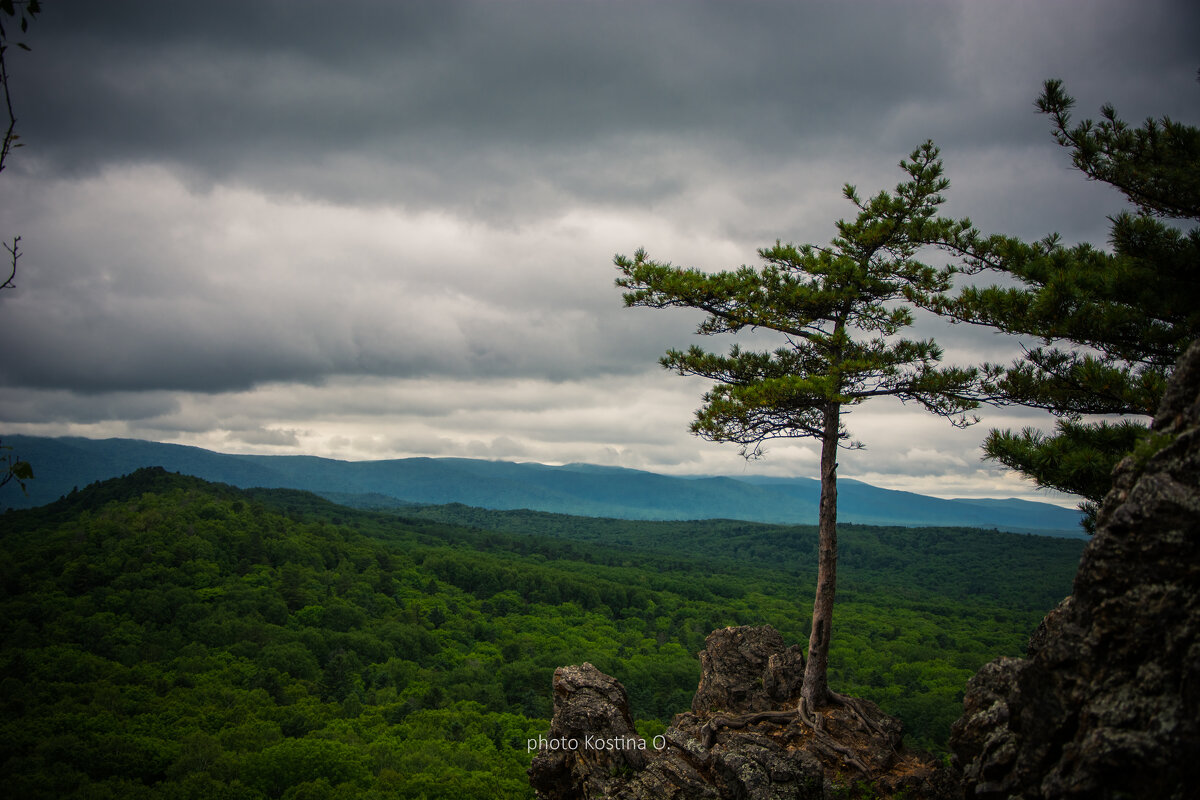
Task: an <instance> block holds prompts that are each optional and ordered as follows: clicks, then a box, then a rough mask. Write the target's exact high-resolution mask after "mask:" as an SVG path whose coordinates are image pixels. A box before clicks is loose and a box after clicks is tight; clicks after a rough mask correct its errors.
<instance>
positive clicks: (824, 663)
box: [800, 403, 840, 708]
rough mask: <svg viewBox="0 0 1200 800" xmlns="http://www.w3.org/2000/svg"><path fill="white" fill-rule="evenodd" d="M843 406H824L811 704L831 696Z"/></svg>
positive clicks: (804, 691) (806, 693)
mask: <svg viewBox="0 0 1200 800" xmlns="http://www.w3.org/2000/svg"><path fill="white" fill-rule="evenodd" d="M839 412H840V406H839V404H838V403H830V404H829V405H828V406H826V408H825V423H824V424H825V431H824V435H823V436H822V437H821V505H820V510H819V511H818V519H817V595H816V598H815V599H814V600H813V616H812V633H811V634H809V637H808V663H807V664H805V667H804V685H803V687H802V688H801V690H800V694H801V696H802V697H803V698H804V699H805V701H806V702H807V703H808V707H809V708H818V707H820V706H823V705H825V704H826V703H827V702H828V700H829V681H828V678H827V675H826V673H827V672H828V669H829V632H830V629H831V628H832V626H833V599H834V595H835V594H836V593H837V446H838V430H839V428H838V423H839Z"/></svg>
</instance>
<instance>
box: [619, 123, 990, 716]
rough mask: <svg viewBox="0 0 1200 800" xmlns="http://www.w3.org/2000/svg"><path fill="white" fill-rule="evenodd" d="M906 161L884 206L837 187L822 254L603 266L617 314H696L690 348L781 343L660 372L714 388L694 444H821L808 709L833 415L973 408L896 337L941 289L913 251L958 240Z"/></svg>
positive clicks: (937, 172)
mask: <svg viewBox="0 0 1200 800" xmlns="http://www.w3.org/2000/svg"><path fill="white" fill-rule="evenodd" d="M909 158H910V160H908V161H902V162H900V167H901V169H903V170H904V171H905V172H906V173H907V175H908V180H907V181H906V182H904V183H901V184H900V185H898V186H897V187H896V190H895V192H894V193H893V194H889V193H888V192H886V191H884V192H880V193H879V194H877V195H875V196H874V197H872V198H870V199H869V200H866V201H863V200H862V199H861V198H860V197H859V196H858V194H857V193H856V191H855V189H854V188H853V187H851V186H847V187H845V195H846V198H847V199H848V200H850V201H851V202H852V203H853V204H854V206H855V207H856V208H857V209H858V215H857V217H856V218H855V219H854V220H853V221H849V222H848V221H846V220H840V221H839V222H838V223H837V231H838V235H837V236H836V237H835V238H834V239H833V240H832V241H831V242H830V244H829V245H828V246H825V247H821V246H815V245H809V244H806V245H802V246H799V247H797V246H796V245H792V244H788V245H784V244H781V243H779V242H776V244H775V246H774V247H769V248H764V249H762V250H760V251H759V255H760V256H761V257H762V259H763V261H764V262H765V264H764V265H763V266H762V267H761V268H759V269H754V268H752V267H746V266H744V267H742V268H741V269H738V270H734V271H726V272H718V273H713V274H708V273H704V272H702V271H700V270H697V269H683V268H679V267H674V266H672V265H671V264H669V263H660V262H655V261H652V260H650V259H649V258H648V257H647V255H646V253H645V252H644V251H642V250H639V251H638V252H637V253H636V254H635V255H634V257H633V258H632V259H631V258H627V257H625V256H620V255H618V256H617V257H616V259H615V261H616V265H617V267H618V269H620V271H621V277H620V278H618V279H617V285H618V286H619V287H621V288H624V289H625V290H626V292H625V294H624V298H625V303H626V305H628V306H646V307H649V308H668V307H682V308H693V309H699V310H701V311H703V312H704V313H705V314H706V315H707V316H706V317H705V319H704V320H703V322H701V323H700V325H699V327H698V329H697V332H698V333H700V334H704V335H712V334H721V333H737V332H739V331H742V330H745V329H747V328H748V329H756V328H762V329H766V330H770V331H774V332H776V333H779V334H781V336H782V338H783V340H784V346H782V347H780V348H779V349H777V350H775V351H774V352H754V351H746V350H743V349H741V348H740V347H739V346H738V345H734V346H733V347H732V348H731V349H730V351H729V354H728V355H727V356H720V355H716V354H713V353H709V352H706V351H705V350H703V349H701V348H699V347H696V346H693V347H691V348H690V349H689V350H687V351H686V352H683V351H679V350H670V351H668V352H667V355H666V356H665V357H664V358H663V359H662V365H663V366H664V367H666V368H667V369H671V370H674V371H676V372H678V373H679V374H681V375H699V376H702V377H705V378H709V379H712V380H714V381H716V382H717V383H716V386H715V387H714V388H713V389H712V390H710V391H709V392H708V393H707V394H705V395H704V405H703V406H701V408H700V409H699V410H698V411H697V412H696V419H695V421H694V422H693V423H692V426H691V429H692V432H693V433H695V434H697V435H698V436H702V437H704V438H706V439H711V440H713V441H718V442H734V443H736V444H739V445H741V446H742V452H743V454H745V455H747V456H749V457H754V456H756V455H758V454H759V453H760V452H761V450H760V446H761V443H762V442H763V441H765V440H767V439H772V438H783V437H810V438H814V439H817V440H818V441H819V442H820V443H821V463H820V476H821V497H820V506H819V517H818V518H819V538H820V545H819V551H820V555H819V559H818V566H817V588H816V596H815V599H814V601H813V613H812V632H811V635H810V638H809V647H808V660H807V663H806V671H805V676H804V689H803V697H804V700H805V702H806V703H807V704H808V705H810V706H814V707H815V706H819V705H824V704H825V703H826V702H827V701H828V700H829V699H830V698H831V695H830V692H829V686H828V680H827V675H826V672H827V665H828V657H829V641H830V632H831V629H832V623H833V603H834V596H835V593H836V584H837V450H838V447H839V446H842V445H843V444H844V443H845V442H846V441H847V440H848V439H849V434H848V433H847V431H846V428H845V426H844V425H843V423H842V415H843V414H845V413H847V412H848V411H849V409H850V407H851V406H854V405H857V404H859V403H862V402H864V401H865V400H868V399H870V398H873V397H885V396H886V397H898V398H900V399H901V400H904V401H912V402H915V403H917V404H919V405H921V406H923V407H924V408H925V409H926V410H927V411H930V412H933V413H935V414H938V415H941V416H944V417H947V418H949V419H951V420H952V421H954V422H955V423H956V424H959V425H966V424H968V423H969V421H970V420H968V418H967V417H966V413H965V412H967V411H969V410H971V409H973V408H975V407H977V405H978V402H977V400H976V396H977V392H976V386H977V379H978V374H977V371H976V370H974V369H962V368H955V367H939V366H938V363H939V361H940V360H941V350H940V349H939V348H938V347H937V345H936V344H935V343H934V342H933V340H924V341H917V340H912V339H906V338H903V337H900V336H898V335H897V334H899V332H900V331H902V330H903V329H904V328H906V327H908V326H910V325H912V322H913V315H912V312H911V310H910V308H909V306H908V303H912V302H919V303H923V304H926V305H928V304H930V303H931V302H932V298H933V297H934V296H936V295H938V294H940V293H942V292H945V291H946V290H947V289H948V288H949V283H948V275H947V273H946V272H945V271H944V270H938V269H934V268H932V267H930V266H928V265H927V264H924V263H923V262H921V261H920V260H918V259H917V258H916V257H915V256H916V252H917V250H918V249H919V247H920V246H921V245H922V243H923V237H926V236H929V235H930V232H931V231H932V230H935V229H936V230H945V231H947V233H949V232H950V231H957V230H958V226H957V225H956V223H953V222H950V221H948V220H941V219H937V218H936V213H937V209H938V206H939V205H940V204H941V203H942V202H943V200H944V198H943V197H942V195H941V192H942V191H943V190H944V189H945V188H946V187H947V186H948V185H949V183H948V182H947V180H946V179H945V178H944V177H943V175H942V163H941V160H940V159H939V158H938V151H937V148H935V147H934V146H933V144H932V143H930V142H926V143H925V144H924V145H922V146H921V147H920V148H918V149H917V150H915V151H913V153H912V154H911V155H910V157H909ZM850 446H861V445H859V444H857V443H851V445H850Z"/></svg>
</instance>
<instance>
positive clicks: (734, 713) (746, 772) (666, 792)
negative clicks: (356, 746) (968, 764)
mask: <svg viewBox="0 0 1200 800" xmlns="http://www.w3.org/2000/svg"><path fill="white" fill-rule="evenodd" d="M700 662H701V667H702V670H703V674H702V677H701V679H700V687H699V689H698V690H697V692H696V697H695V699H694V700H693V702H692V708H693V709H694V710H693V711H690V712H685V713H682V714H679V715H677V716H676V717H675V719H674V721H673V722H672V724H671V727H670V728H668V729H667V732H666V734H665V735H664V736H663V737H662V738H661V739H659V740H657V741H651V742H649V743H647V749H646V750H630V749H624V750H619V751H616V752H590V751H588V750H587V748H585V747H584V746H583V743H584V742H585V741H586V737H589V736H590V737H591V741H597V740H601V739H611V738H614V737H625V736H628V735H633V734H632V730H633V727H632V724H631V723H630V721H629V711H628V706H627V705H626V695H625V691H624V689H623V688H622V687H621V685H620V684H619V683H618V682H617V681H616V680H614V679H613V678H611V677H609V676H607V675H605V674H604V673H602V672H600V671H599V670H597V669H596V668H595V667H593V666H592V665H590V664H584V665H583V666H581V667H563V668H560V669H558V670H555V673H554V719H553V721H552V722H551V726H550V733H549V734H548V736H547V740H546V743H545V745H544V746H543V747H541V749H540V750H539V752H538V755H537V756H536V757H535V758H534V760H533V764H532V766H531V767H530V770H529V775H530V782H531V784H532V785H533V787H534V789H535V790H536V792H537V795H538V797H539V798H542V800H592V798H613V800H660V799H661V798H666V799H667V800H671V799H672V798H674V799H676V800H724V799H725V798H739V800H784V799H785V798H788V799H789V800H806V799H807V798H812V800H824V798H826V797H829V796H831V794H832V793H834V792H835V790H836V787H837V786H839V785H840V786H843V787H845V786H846V785H848V784H850V783H852V782H854V781H856V780H859V779H863V778H866V779H868V780H870V781H871V782H872V783H873V784H874V786H875V788H876V791H877V792H878V796H880V797H891V796H892V795H893V794H897V793H901V792H903V793H905V796H906V797H909V798H912V799H913V800H917V798H948V797H952V796H954V795H953V793H954V790H955V789H956V784H955V783H954V782H953V781H949V780H948V779H947V778H946V776H945V775H943V774H942V773H941V772H939V770H938V769H937V767H936V765H935V764H934V763H933V762H932V761H930V760H929V759H928V758H923V757H921V756H919V755H916V754H913V753H909V752H906V751H905V750H904V748H903V745H902V743H901V738H902V729H901V725H900V722H899V720H896V719H894V718H892V717H889V716H888V715H886V714H884V713H883V712H882V711H881V710H880V709H879V708H878V706H875V705H874V704H872V703H866V702H864V701H854V703H853V707H851V705H836V706H834V707H832V708H829V709H825V710H822V711H820V712H819V714H818V716H819V719H820V725H821V728H822V730H821V732H820V733H819V734H818V733H815V732H814V731H813V730H812V729H811V728H809V727H808V726H806V725H805V724H804V723H803V722H802V721H801V720H800V717H799V715H798V714H797V713H796V702H795V701H796V696H797V694H798V692H799V687H800V682H801V680H802V679H803V673H804V659H803V658H802V656H801V655H800V650H799V648H798V647H796V646H795V645H793V646H792V647H786V646H785V645H784V642H783V637H782V636H780V635H779V633H778V632H777V631H775V630H774V629H773V628H771V627H769V626H768V627H761V628H753V627H742V628H725V629H724V630H719V631H714V632H713V633H712V634H711V635H709V637H708V639H707V641H706V642H705V649H704V652H702V653H701V654H700ZM564 736H565V737H568V738H574V739H575V740H576V741H577V742H578V743H579V746H578V747H577V748H576V749H570V748H566V749H564V748H563V747H562V746H561V738H562V737H564ZM555 739H559V740H560V741H559V746H558V747H555V746H552V744H553V740H555ZM862 770H865V773H864V772H863V771H862Z"/></svg>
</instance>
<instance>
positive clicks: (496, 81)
mask: <svg viewBox="0 0 1200 800" xmlns="http://www.w3.org/2000/svg"><path fill="white" fill-rule="evenodd" d="M44 6H45V11H44V13H43V14H42V15H41V17H40V18H39V19H38V20H37V21H36V22H35V23H34V24H33V25H32V26H31V27H30V30H29V33H28V34H27V36H26V37H25V41H27V42H28V44H29V45H30V46H31V47H32V48H33V49H32V51H31V52H24V51H17V50H16V49H15V48H14V49H11V50H10V51H9V53H8V56H7V57H8V61H9V71H10V75H11V85H12V86H11V88H12V92H13V104H14V107H15V109H16V113H17V117H18V120H19V122H18V132H19V133H20V135H21V137H22V139H21V141H22V142H24V143H25V147H23V148H21V149H19V150H16V151H14V153H13V154H12V156H11V157H10V160H9V163H8V167H7V168H6V169H5V171H4V173H3V175H2V176H0V237H5V238H6V239H7V240H9V241H11V239H12V237H13V236H17V235H19V236H21V249H22V251H23V257H22V259H21V261H20V271H19V274H18V276H17V280H16V284H17V287H16V289H14V290H10V291H5V292H3V293H0V342H3V356H0V432H7V433H29V434H40V435H80V436H88V437H94V438H102V437H109V436H123V437H135V438H144V439H151V440H156V441H164V442H177V443H183V444H194V445H199V446H202V447H207V448H211V449H214V450H220V451H224V452H253V453H280V454H313V455H321V456H330V457H336V458H345V459H375V458H392V457H405V456H417V455H421V456H469V457H481V458H499V459H509V460H518V461H540V462H545V463H566V462H572V461H583V462H591V463H597V464H612V465H620V466H626V467H635V468H640V469H648V470H652V471H656V472H664V473H672V474H699V473H704V474H744V473H758V474H774V475H802V476H810V477H811V476H815V475H816V466H817V463H816V462H817V455H816V453H817V449H816V448H815V447H814V446H813V444H812V443H810V442H806V441H795V442H776V443H774V444H771V445H769V446H768V448H767V451H768V452H767V456H766V458H764V459H762V460H760V461H757V462H754V463H747V462H745V461H744V460H742V459H741V458H740V457H739V456H738V453H737V448H736V447H734V446H728V445H718V444H713V443H709V442H705V441H703V440H700V439H696V438H694V437H692V436H690V435H689V434H688V432H687V426H688V423H689V421H690V419H691V416H692V412H693V410H694V409H695V407H696V406H697V405H698V403H699V400H700V395H701V394H702V393H703V391H704V389H705V388H706V385H705V382H704V381H700V380H695V379H684V378H680V377H678V376H674V375H671V374H669V373H666V372H664V371H663V370H661V368H659V367H658V365H657V359H658V357H659V356H660V355H661V354H662V352H663V351H664V350H666V349H667V348H669V347H673V346H680V345H686V344H688V343H689V342H691V341H693V340H694V337H693V335H692V332H693V330H694V327H695V325H696V324H697V323H698V322H699V316H698V315H697V314H695V313H689V312H687V311H683V310H674V311H654V310H648V309H625V308H623V307H622V303H621V298H620V292H619V291H618V290H617V289H615V288H614V287H613V279H614V278H615V277H616V272H615V269H614V268H613V266H612V258H613V255H614V254H615V253H632V252H633V251H634V250H636V249H637V248H638V247H644V248H646V249H647V250H648V251H649V253H650V255H651V256H652V257H655V258H658V259H665V260H670V261H672V262H673V263H676V264H679V265H688V266H698V267H702V268H705V269H723V268H733V267H737V266H739V265H740V264H743V263H754V262H755V260H756V255H755V250H756V248H758V247H761V246H764V245H768V244H771V243H773V242H774V241H775V240H776V239H783V240H785V241H794V242H814V243H825V242H827V241H828V240H829V239H830V237H831V236H832V235H833V223H834V221H835V220H837V219H838V218H840V217H848V216H852V211H853V209H852V207H850V206H849V205H848V204H847V203H846V201H845V200H844V199H843V198H842V196H841V186H842V184H843V183H846V182H849V183H852V184H855V185H857V186H858V188H859V189H860V191H861V192H862V193H864V194H869V193H873V192H875V191H878V190H879V189H882V188H891V187H893V186H894V185H895V184H896V183H897V182H898V181H899V180H900V179H901V173H900V171H899V169H898V168H897V166H896V164H897V162H898V161H899V160H900V159H901V158H902V157H904V156H906V155H907V154H908V153H909V152H910V151H911V150H912V149H913V148H914V147H916V146H917V145H919V144H920V143H921V142H922V141H924V140H925V139H930V138H931V139H933V140H934V141H935V142H936V143H937V144H938V145H939V146H940V147H941V149H942V155H943V158H944V160H945V163H946V169H947V174H948V177H949V178H950V179H951V182H952V186H951V188H950V190H949V191H948V193H947V197H948V202H947V204H946V206H945V207H944V210H945V212H946V213H947V214H949V215H952V216H962V215H969V216H970V217H971V218H972V219H973V220H974V221H975V222H976V224H977V225H978V226H979V227H981V228H982V229H984V230H985V231H987V232H1002V233H1008V234H1014V235H1019V236H1022V237H1027V238H1040V237H1042V236H1044V235H1046V234H1047V233H1049V232H1051V231H1058V232H1060V233H1061V234H1062V235H1063V237H1064V239H1066V240H1067V241H1068V242H1076V241H1090V242H1093V243H1096V244H1100V245H1103V244H1104V243H1105V236H1106V231H1107V220H1106V216H1107V215H1111V214H1114V213H1116V212H1118V211H1120V210H1121V209H1122V207H1123V206H1122V199H1121V197H1120V196H1119V195H1118V194H1117V193H1116V192H1114V191H1113V190H1112V189H1110V188H1108V187H1105V186H1103V185H1099V184H1094V183H1088V182H1087V181H1086V180H1085V179H1084V178H1083V177H1082V176H1081V175H1080V174H1079V173H1077V172H1074V171H1072V169H1071V166H1070V159H1069V156H1068V154H1067V153H1066V152H1065V151H1063V150H1062V149H1061V148H1059V147H1057V146H1056V145H1055V144H1054V143H1053V141H1052V140H1051V138H1050V136H1049V134H1048V124H1047V120H1046V119H1045V118H1044V117H1041V116H1039V115H1038V114H1036V113H1035V112H1034V108H1033V101H1034V99H1035V98H1036V97H1037V95H1038V94H1039V92H1040V89H1041V84H1042V82H1043V80H1045V79H1046V78H1052V77H1057V78H1061V79H1063V80H1064V81H1065V84H1066V88H1067V91H1068V92H1070V93H1071V94H1073V95H1074V96H1075V97H1076V98H1077V100H1078V101H1079V105H1078V112H1077V113H1078V115H1079V116H1083V115H1088V116H1096V112H1097V109H1098V108H1099V106H1100V105H1101V104H1103V103H1105V102H1112V103H1113V104H1115V105H1116V107H1117V109H1118V111H1119V112H1120V113H1121V114H1122V116H1124V117H1126V118H1127V119H1130V120H1131V121H1134V122H1138V121H1140V120H1142V119H1144V118H1145V117H1147V116H1162V115H1164V114H1166V115H1169V116H1171V117H1173V118H1176V119H1179V120H1182V121H1185V122H1190V123H1193V124H1196V123H1198V122H1200V113H1198V112H1200V84H1198V83H1197V82H1196V74H1197V68H1198V67H1200V46H1198V44H1197V42H1198V40H1197V37H1196V32H1197V31H1198V30H1200V8H1197V4H1195V3H1189V2H1174V3H1172V2H1156V0H1143V1H1142V2H1137V3H1133V2H1128V0H1125V1H1123V2H1115V1H1113V0H1108V1H1107V2H1082V0H1081V1H1080V2H1066V1H1065V0H1064V1H1062V2H1014V1H1012V0H1006V2H967V1H966V0H959V1H957V2H953V1H950V0H946V1H945V2H904V3H901V2H885V1H884V0H878V1H877V2H823V3H815V2H790V3H781V2H755V1H753V0H747V1H746V2H733V1H732V0H730V1H727V2H682V1H681V2H664V1H661V0H660V1H658V2H636V3H635V2H586V1H585V2H567V1H566V0H562V1H560V2H524V1H520V2H519V1H517V0H512V1H509V2H506V1H504V0H492V1H491V2H475V3H460V2H447V0H430V2H385V1H384V0H376V1H375V2H341V3H328V2H309V1H308V0H304V1H299V0H286V2H285V1H284V0H277V1H276V2H265V1H260V2H249V3H247V2H236V3H235V2H217V3H184V2H178V3H176V2H162V0H146V1H145V2H132V1H129V2H118V3H96V2H92V1H90V0H70V1H69V0H46V2H45V3H44ZM9 29H10V33H11V32H13V31H14V29H15V26H12V25H11V24H10V27H9ZM920 332H921V333H928V334H932V335H934V336H936V337H938V339H939V342H940V343H941V344H943V346H944V347H945V349H946V352H947V357H948V359H949V360H950V361H953V362H958V363H974V362H976V361H978V360H980V359H982V358H989V359H993V360H1007V359H1009V358H1011V357H1013V356H1014V355H1016V353H1017V352H1018V351H1017V344H1016V343H1015V342H1013V341H1011V340H1009V339H1006V338H1004V337H999V336H996V335H994V334H992V333H990V332H989V331H986V330H978V329H969V328H966V327H964V326H956V327H953V328H950V327H945V328H943V327H941V326H939V325H936V324H932V323H927V324H924V325H923V326H922V330H921V331H920ZM705 344H707V345H708V346H710V347H712V348H716V349H724V348H725V347H727V346H728V344H730V340H709V341H707V342H705ZM982 416H983V422H982V423H981V424H980V425H978V426H975V427H973V428H970V429H967V430H956V429H954V428H952V427H951V426H949V425H948V424H947V423H946V422H945V421H943V420H940V419H937V418H934V417H932V416H929V415H927V414H924V413H923V412H922V411H920V410H919V409H917V408H915V407H902V406H900V405H898V404H888V403H887V402H886V401H882V402H880V403H879V404H876V405H871V404H868V405H865V406H861V407H858V408H856V409H855V410H854V412H853V413H852V414H851V415H850V416H849V417H848V419H847V422H848V425H849V428H850V431H851V433H852V434H853V435H854V436H855V438H858V439H861V440H862V441H863V442H865V444H866V445H867V449H866V450H864V451H861V452H853V453H849V452H848V453H846V454H845V455H844V456H843V458H842V459H841V471H840V474H841V475H842V476H844V477H855V478H859V479H862V480H866V481H869V482H871V483H875V484H877V485H880V486H886V487H890V488H901V489H909V490H913V491H919V492H923V493H927V494H933V495H939V496H1001V497H1007V496H1018V497H1029V498H1033V499H1053V498H1049V497H1048V496H1047V495H1046V494H1044V493H1035V492H1034V491H1033V488H1032V486H1031V485H1029V484H1027V483H1026V482H1024V481H1022V480H1020V479H1019V478H1018V477H1016V476H1014V475H1011V474H1006V473H1005V472H1004V471H1003V470H1002V469H1001V468H999V467H997V466H995V465H989V464H986V463H983V462H981V461H980V460H979V459H980V451H979V443H980V441H981V440H982V438H983V437H984V435H985V434H986V431H987V429H988V428H989V427H1011V426H1022V425H1030V424H1032V425H1039V426H1043V427H1046V428H1049V426H1050V425H1051V421H1050V420H1049V419H1048V418H1047V417H1045V416H1044V415H1041V414H1037V413H1032V412H1024V413H1022V412H1019V411H1014V410H1011V409H1010V410H1005V411H996V410H990V409H985V410H984V411H983V412H982ZM1060 501H1061V500H1060Z"/></svg>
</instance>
